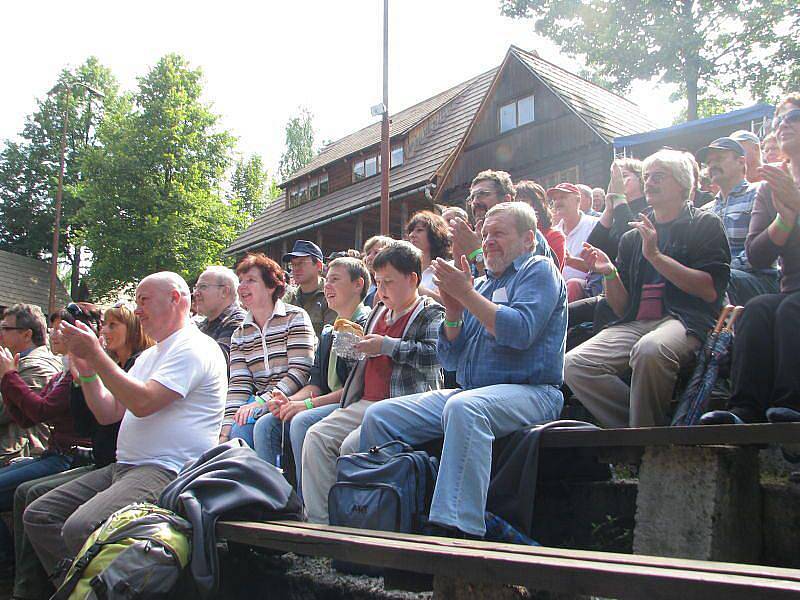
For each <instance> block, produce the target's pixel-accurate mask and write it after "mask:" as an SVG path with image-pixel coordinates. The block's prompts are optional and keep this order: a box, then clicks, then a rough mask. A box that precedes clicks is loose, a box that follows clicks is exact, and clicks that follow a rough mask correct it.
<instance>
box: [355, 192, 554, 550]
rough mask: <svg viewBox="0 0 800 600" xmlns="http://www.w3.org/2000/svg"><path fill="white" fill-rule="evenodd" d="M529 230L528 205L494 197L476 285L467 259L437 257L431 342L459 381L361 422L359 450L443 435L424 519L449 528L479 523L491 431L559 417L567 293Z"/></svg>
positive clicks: (502, 432)
mask: <svg viewBox="0 0 800 600" xmlns="http://www.w3.org/2000/svg"><path fill="white" fill-rule="evenodd" d="M535 231H536V215H535V213H534V212H533V209H532V208H530V207H529V206H528V205H526V204H524V203H522V202H505V203H501V204H498V205H496V206H494V207H493V208H491V209H490V210H489V211H488V212H487V213H486V219H485V222H484V224H483V231H482V234H483V243H482V247H483V251H484V256H485V260H486V268H487V276H486V278H485V279H482V280H479V281H478V283H477V285H475V286H474V287H473V285H472V278H471V276H470V274H469V267H468V264H467V261H466V260H462V265H461V269H458V268H456V267H454V266H452V265H449V264H448V263H446V262H445V261H437V262H436V263H435V264H434V269H435V271H436V279H437V285H438V286H439V291H440V293H441V294H442V300H443V302H444V305H445V309H446V313H445V321H444V323H443V325H442V327H441V328H440V331H439V341H438V346H437V350H438V354H439V359H440V360H441V363H442V366H443V367H444V368H445V369H450V370H456V371H457V376H456V378H457V381H458V382H459V385H460V389H456V390H441V391H431V392H425V393H422V394H414V395H411V396H404V397H402V398H393V399H391V400H389V401H385V402H381V403H377V404H374V405H372V406H371V407H369V409H368V410H367V412H366V414H365V416H364V421H363V423H362V426H361V440H360V443H361V449H362V451H365V450H367V449H369V448H370V447H372V446H375V445H380V444H382V443H385V442H387V441H390V440H395V439H399V440H403V441H404V442H406V443H409V444H412V445H413V444H420V443H424V442H427V441H430V440H433V439H436V438H439V437H442V435H444V448H443V451H442V460H441V464H440V467H439V475H438V478H437V482H436V490H435V491H434V495H433V501H432V504H431V511H430V520H431V521H432V522H433V523H435V524H437V525H440V526H443V527H445V528H447V529H450V530H455V532H456V533H459V532H460V533H462V534H467V535H471V536H479V537H482V536H483V535H484V533H485V531H486V526H485V521H484V510H485V507H486V495H487V491H488V488H489V478H490V471H491V456H492V442H493V441H494V439H495V438H498V437H502V436H506V435H509V434H511V433H513V432H514V431H517V430H519V429H523V428H525V427H528V426H530V425H533V424H535V423H541V422H545V421H550V420H553V419H556V418H557V417H558V415H559V413H560V411H561V407H562V405H563V396H562V395H561V391H560V389H559V388H560V386H561V384H562V380H563V371H564V368H563V366H564V347H565V340H566V328H567V293H566V287H565V285H564V280H563V278H562V277H561V274H560V272H559V270H558V267H557V266H556V265H555V263H554V262H553V261H552V260H550V259H549V258H545V257H542V256H536V255H534V250H535V235H534V232H535ZM462 319H463V320H462Z"/></svg>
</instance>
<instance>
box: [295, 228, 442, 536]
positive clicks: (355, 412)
mask: <svg viewBox="0 0 800 600" xmlns="http://www.w3.org/2000/svg"><path fill="white" fill-rule="evenodd" d="M372 266H373V269H374V270H375V285H376V286H377V290H378V291H377V296H376V299H377V300H379V301H380V302H379V303H378V304H377V306H376V307H375V308H374V309H373V310H372V313H371V315H370V317H369V320H368V321H367V324H366V327H365V328H364V329H365V331H366V335H365V336H364V338H363V340H362V341H361V342H359V343H358V344H357V346H356V348H357V349H358V350H359V351H360V352H363V353H364V354H366V358H364V359H362V360H360V361H358V364H357V365H356V367H355V368H354V369H352V370H351V371H350V375H349V376H348V377H347V381H346V382H345V384H344V387H343V388H342V405H341V408H338V409H336V410H335V411H333V412H332V413H331V414H330V415H328V416H327V417H325V418H324V419H322V421H320V422H319V423H317V424H315V425H313V426H312V427H311V428H310V429H309V430H308V433H307V434H306V439H305V442H304V443H303V456H302V461H303V462H302V478H303V481H302V489H303V500H304V502H305V505H306V512H307V514H308V520H309V521H311V522H312V523H323V524H326V523H328V492H329V491H330V489H331V487H333V484H334V483H336V459H337V458H338V457H339V456H340V455H342V454H352V453H353V452H357V451H358V439H359V428H360V425H361V420H362V418H363V417H364V413H365V412H366V410H367V408H369V407H370V406H372V405H373V404H375V403H379V402H380V401H384V400H386V399H387V398H394V397H397V396H406V395H408V394H414V393H418V392H426V391H428V390H436V389H439V388H440V387H441V384H442V370H441V366H440V364H439V358H438V356H437V353H436V340H437V338H438V337H439V326H440V325H441V323H442V316H443V313H444V308H443V307H442V306H441V305H440V304H437V303H436V302H435V301H434V300H432V299H431V298H430V297H428V296H420V295H419V294H418V292H417V287H418V286H419V282H420V279H421V277H422V253H421V252H420V251H419V250H418V249H417V248H415V247H414V246H412V245H411V244H409V243H408V242H393V243H392V244H389V245H387V246H386V247H384V248H383V249H382V250H381V251H380V252H379V253H378V254H377V255H376V256H375V260H374V261H373V263H372Z"/></svg>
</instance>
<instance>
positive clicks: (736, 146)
mask: <svg viewBox="0 0 800 600" xmlns="http://www.w3.org/2000/svg"><path fill="white" fill-rule="evenodd" d="M712 150H727V151H729V152H733V153H735V154H736V156H744V148H742V145H741V144H740V143H739V142H737V141H736V140H734V139H732V138H729V137H721V138H717V139H716V140H714V141H713V142H711V143H710V144H709V145H708V146H706V147H705V148H700V150H698V151H697V153H696V154H695V156H696V157H697V160H699V161H700V162H706V158H707V157H708V153H709V152H711V151H712Z"/></svg>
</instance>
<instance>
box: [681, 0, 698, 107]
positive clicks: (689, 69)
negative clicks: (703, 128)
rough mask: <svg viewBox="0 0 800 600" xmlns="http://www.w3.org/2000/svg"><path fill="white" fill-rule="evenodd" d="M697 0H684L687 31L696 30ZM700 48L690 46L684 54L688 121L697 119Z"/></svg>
mask: <svg viewBox="0 0 800 600" xmlns="http://www.w3.org/2000/svg"><path fill="white" fill-rule="evenodd" d="M694 2H695V0H683V18H684V27H685V29H686V33H688V32H690V31H691V32H695V31H696V24H695V22H694V17H693V7H694ZM697 53H698V50H697V49H694V48H692V47H691V46H689V47H688V49H687V51H686V54H685V55H684V60H685V63H684V74H685V78H686V119H687V120H688V121H696V120H697V80H698V79H699V72H700V61H699V60H698V58H699V57H698V55H697Z"/></svg>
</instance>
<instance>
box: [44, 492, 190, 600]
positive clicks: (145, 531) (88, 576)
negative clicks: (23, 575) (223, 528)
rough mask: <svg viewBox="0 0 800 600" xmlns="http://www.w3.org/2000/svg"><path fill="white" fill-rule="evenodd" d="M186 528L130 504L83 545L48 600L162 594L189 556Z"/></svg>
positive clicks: (169, 516)
mask: <svg viewBox="0 0 800 600" xmlns="http://www.w3.org/2000/svg"><path fill="white" fill-rule="evenodd" d="M191 529H192V526H191V525H190V524H189V522H188V521H186V519H183V518H182V517H179V516H178V515H176V514H175V513H173V512H172V511H169V510H166V509H164V508H160V507H158V506H156V505H154V504H149V503H137V504H130V505H128V506H126V507H125V508H122V509H120V510H118V511H117V512H115V513H114V514H113V515H111V516H110V517H109V518H108V519H107V520H106V522H105V523H104V524H103V525H101V526H100V527H99V528H98V529H97V530H96V531H95V532H94V533H92V535H91V536H89V539H88V540H86V543H85V544H84V545H83V547H82V548H81V551H80V552H79V553H78V556H77V557H76V558H75V560H74V561H73V562H72V566H71V567H70V569H69V571H68V572H67V577H66V579H65V580H64V583H63V584H62V585H61V587H59V588H58V590H57V591H56V593H55V595H54V596H53V597H52V598H51V600H100V599H103V600H117V599H123V598H124V599H126V600H127V599H129V598H152V597H154V596H158V595H160V594H167V593H169V592H170V590H172V588H173V587H174V586H175V584H176V583H177V582H178V578H179V577H180V574H181V571H182V570H183V568H184V567H185V566H186V565H187V564H188V562H189V556H190V554H191V541H190V539H191Z"/></svg>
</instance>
